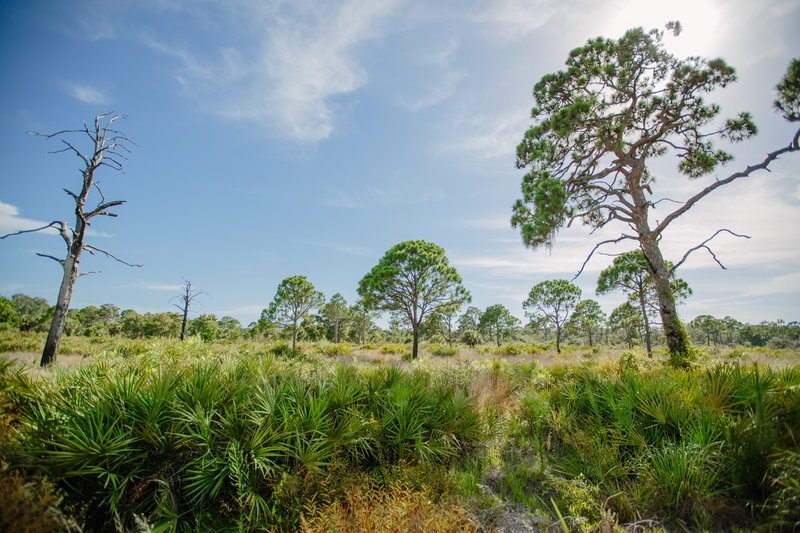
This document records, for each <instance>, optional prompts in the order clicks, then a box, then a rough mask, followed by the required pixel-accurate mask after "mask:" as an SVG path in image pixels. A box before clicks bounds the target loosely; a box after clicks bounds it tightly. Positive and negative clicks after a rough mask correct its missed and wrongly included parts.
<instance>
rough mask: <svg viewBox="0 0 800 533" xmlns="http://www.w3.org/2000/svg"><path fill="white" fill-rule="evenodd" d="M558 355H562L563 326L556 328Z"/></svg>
mask: <svg viewBox="0 0 800 533" xmlns="http://www.w3.org/2000/svg"><path fill="white" fill-rule="evenodd" d="M556 353H561V326H558V325H557V326H556Z"/></svg>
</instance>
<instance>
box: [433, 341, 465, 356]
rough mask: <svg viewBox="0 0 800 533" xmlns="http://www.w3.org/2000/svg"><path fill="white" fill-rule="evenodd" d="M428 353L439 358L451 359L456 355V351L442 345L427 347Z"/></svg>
mask: <svg viewBox="0 0 800 533" xmlns="http://www.w3.org/2000/svg"><path fill="white" fill-rule="evenodd" d="M428 351H429V352H430V353H431V355H437V356H440V357H452V356H454V355H458V349H456V348H451V347H450V346H445V345H443V344H431V345H430V346H428Z"/></svg>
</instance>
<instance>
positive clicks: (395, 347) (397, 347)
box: [381, 344, 408, 354]
mask: <svg viewBox="0 0 800 533" xmlns="http://www.w3.org/2000/svg"><path fill="white" fill-rule="evenodd" d="M407 351H408V348H406V346H405V344H384V345H383V346H381V353H382V354H398V353H399V354H402V353H405V352H407Z"/></svg>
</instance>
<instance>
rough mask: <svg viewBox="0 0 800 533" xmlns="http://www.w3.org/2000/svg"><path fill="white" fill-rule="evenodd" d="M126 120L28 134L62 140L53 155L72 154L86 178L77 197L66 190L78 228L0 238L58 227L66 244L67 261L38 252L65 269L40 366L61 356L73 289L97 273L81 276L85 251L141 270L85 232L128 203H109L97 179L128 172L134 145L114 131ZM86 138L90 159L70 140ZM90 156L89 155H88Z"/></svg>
mask: <svg viewBox="0 0 800 533" xmlns="http://www.w3.org/2000/svg"><path fill="white" fill-rule="evenodd" d="M122 118H126V117H125V116H123V115H116V114H114V113H105V114H103V115H99V116H97V117H95V119H94V125H93V127H90V126H88V125H87V124H86V123H85V122H84V123H83V128H81V129H77V130H61V131H57V132H55V133H49V134H44V133H38V132H33V131H29V132H28V133H30V134H31V135H37V136H39V137H45V138H47V139H59V140H60V141H61V142H62V143H63V144H64V147H63V148H62V149H60V150H55V151H53V152H50V153H54V154H57V153H61V152H73V153H74V154H75V155H77V156H78V157H79V158H80V159H81V160H82V161H83V163H84V165H85V166H84V168H83V169H82V170H81V174H82V176H83V184H82V187H81V191H80V193H78V194H75V193H74V192H72V191H70V190H69V189H66V188H65V189H64V192H66V193H67V194H68V195H69V196H71V197H72V199H73V200H75V225H74V227H70V226H69V224H68V223H67V222H66V221H63V220H54V221H52V222H50V223H49V224H47V225H45V226H42V227H41V228H35V229H29V230H21V231H17V232H14V233H9V234H7V235H3V236H2V237H0V239H5V238H6V237H10V236H12V235H20V234H22V233H33V232H37V231H42V230H45V229H48V228H55V229H57V230H58V232H59V234H60V235H61V238H62V239H63V240H64V243H65V244H66V245H67V256H66V257H65V258H64V259H59V258H57V257H54V256H52V255H48V254H41V253H37V254H36V255H38V256H40V257H46V258H48V259H52V260H53V261H55V262H57V263H58V264H59V265H61V268H62V269H63V270H64V276H63V278H62V280H61V288H60V289H59V291H58V300H57V301H56V308H55V314H54V315H53V322H52V323H51V324H50V331H49V332H48V334H47V340H46V341H45V344H44V350H43V352H42V359H41V363H40V364H41V366H47V365H49V364H50V363H52V362H53V361H54V360H55V357H56V354H57V353H58V345H59V343H60V341H61V335H62V333H63V332H64V324H65V322H66V319H67V311H68V310H69V302H70V299H71V298H72V290H73V288H74V287H75V282H76V281H77V279H78V278H79V277H80V276H85V275H87V274H94V273H96V272H82V273H78V266H79V263H80V259H81V254H82V253H83V251H84V250H86V251H87V252H89V253H90V254H92V255H94V254H95V253H101V254H103V255H105V256H106V257H109V258H111V259H114V260H115V261H118V262H120V263H122V264H124V265H128V266H131V267H133V266H136V267H140V266H142V265H135V264H131V263H128V262H127V261H123V260H122V259H120V258H119V257H117V256H115V255H114V254H112V253H111V252H109V251H107V250H104V249H102V248H98V247H97V246H94V245H91V244H87V243H86V242H85V240H84V239H85V236H86V230H87V229H88V227H89V226H90V225H91V220H92V219H93V218H94V217H96V216H107V217H116V216H117V214H116V213H112V212H110V211H109V209H111V208H113V207H118V206H120V205H122V204H124V203H125V201H124V200H112V201H107V200H106V197H105V195H104V194H103V191H102V190H101V189H100V185H99V183H98V182H97V181H96V180H95V172H96V171H97V169H99V168H100V167H103V166H105V167H109V168H112V169H114V170H119V171H121V172H122V173H123V174H124V173H125V171H124V169H123V166H122V161H123V160H127V158H126V157H125V155H126V154H129V153H130V150H129V149H128V145H135V143H134V142H133V141H131V140H130V139H128V137H126V136H125V134H124V133H122V132H120V131H119V130H116V129H113V128H112V125H113V124H114V122H115V121H116V120H118V119H122ZM81 134H82V135H86V136H87V137H88V138H89V140H90V143H91V145H92V148H91V150H92V151H91V152H90V153H91V155H89V156H87V155H86V154H85V153H84V152H81V151H80V150H78V148H76V147H75V145H74V144H73V143H72V142H70V141H69V140H67V139H68V138H70V137H73V136H76V135H79V136H82V135H81ZM87 153H88V152H87ZM92 189H94V190H95V191H96V192H97V193H98V194H99V195H100V199H99V201H98V202H97V205H96V206H95V207H94V208H87V206H86V203H87V200H88V197H89V194H90V193H91V192H92Z"/></svg>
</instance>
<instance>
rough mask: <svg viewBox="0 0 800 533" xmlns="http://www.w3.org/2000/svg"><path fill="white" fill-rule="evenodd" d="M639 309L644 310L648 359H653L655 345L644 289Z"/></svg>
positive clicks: (643, 318) (640, 294)
mask: <svg viewBox="0 0 800 533" xmlns="http://www.w3.org/2000/svg"><path fill="white" fill-rule="evenodd" d="M639 307H640V308H641V310H642V320H643V321H644V341H645V345H646V346H647V357H649V358H651V359H652V358H653V345H652V344H651V342H650V320H649V319H648V318H647V306H646V305H645V302H644V289H642V290H640V291H639Z"/></svg>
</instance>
